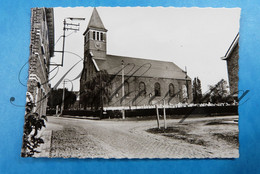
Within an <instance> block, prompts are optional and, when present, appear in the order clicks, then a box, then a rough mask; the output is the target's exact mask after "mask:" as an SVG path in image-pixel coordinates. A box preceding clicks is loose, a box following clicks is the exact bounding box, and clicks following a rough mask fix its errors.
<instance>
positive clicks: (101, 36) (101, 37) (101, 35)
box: [100, 33, 104, 41]
mask: <svg viewBox="0 0 260 174" xmlns="http://www.w3.org/2000/svg"><path fill="white" fill-rule="evenodd" d="M100 39H101V41H103V40H104V37H103V33H101V34H100Z"/></svg>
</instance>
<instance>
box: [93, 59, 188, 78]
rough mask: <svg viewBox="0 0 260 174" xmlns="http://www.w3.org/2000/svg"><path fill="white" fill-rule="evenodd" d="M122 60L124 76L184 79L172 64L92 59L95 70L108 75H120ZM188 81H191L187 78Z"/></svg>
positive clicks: (151, 61)
mask: <svg viewBox="0 0 260 174" xmlns="http://www.w3.org/2000/svg"><path fill="white" fill-rule="evenodd" d="M122 60H123V61H124V67H125V68H124V74H125V76H131V75H132V76H142V77H155V78H172V79H183V80H185V79H186V73H185V71H183V70H182V69H181V68H179V67H178V66H177V65H175V64H174V63H173V62H166V61H158V60H150V59H142V58H132V57H125V56H115V55H107V56H106V58H105V59H95V58H93V61H94V64H96V65H95V66H97V67H96V69H97V70H107V72H108V74H111V75H117V74H118V75H121V73H122V71H121V70H122ZM187 79H188V80H191V79H190V77H188V76H187Z"/></svg>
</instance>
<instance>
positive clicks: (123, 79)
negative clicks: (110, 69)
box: [122, 60, 125, 119]
mask: <svg viewBox="0 0 260 174" xmlns="http://www.w3.org/2000/svg"><path fill="white" fill-rule="evenodd" d="M124 73H125V71H124V60H122V118H123V119H125V109H124V103H125V101H124V96H125V84H124V82H125V78H124Z"/></svg>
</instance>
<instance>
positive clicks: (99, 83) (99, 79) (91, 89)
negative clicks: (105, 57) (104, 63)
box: [82, 70, 111, 110]
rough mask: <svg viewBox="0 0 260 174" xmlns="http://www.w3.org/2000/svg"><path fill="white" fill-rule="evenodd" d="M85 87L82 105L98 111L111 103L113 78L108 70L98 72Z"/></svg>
mask: <svg viewBox="0 0 260 174" xmlns="http://www.w3.org/2000/svg"><path fill="white" fill-rule="evenodd" d="M84 86H85V88H84V92H83V94H82V103H83V104H84V105H85V107H86V106H89V107H91V109H93V108H94V109H95V110H98V109H99V108H101V109H102V108H103V104H107V103H109V97H110V90H109V88H110V86H111V77H110V75H109V74H108V73H107V71H106V70H101V71H99V72H97V73H96V75H95V76H93V77H92V78H91V79H90V80H89V81H87V82H86V83H85V84H84Z"/></svg>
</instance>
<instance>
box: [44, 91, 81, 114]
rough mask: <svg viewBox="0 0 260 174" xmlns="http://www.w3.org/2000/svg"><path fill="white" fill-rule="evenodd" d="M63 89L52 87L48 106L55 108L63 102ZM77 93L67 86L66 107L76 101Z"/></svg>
mask: <svg viewBox="0 0 260 174" xmlns="http://www.w3.org/2000/svg"><path fill="white" fill-rule="evenodd" d="M62 95H63V89H52V90H51V93H50V96H49V98H48V106H49V107H50V108H53V109H55V108H56V105H59V106H61V104H62ZM76 98H77V96H76V94H75V93H73V92H71V91H68V89H67V88H65V97H64V109H68V108H69V107H70V106H71V105H73V104H74V103H75V101H76Z"/></svg>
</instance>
